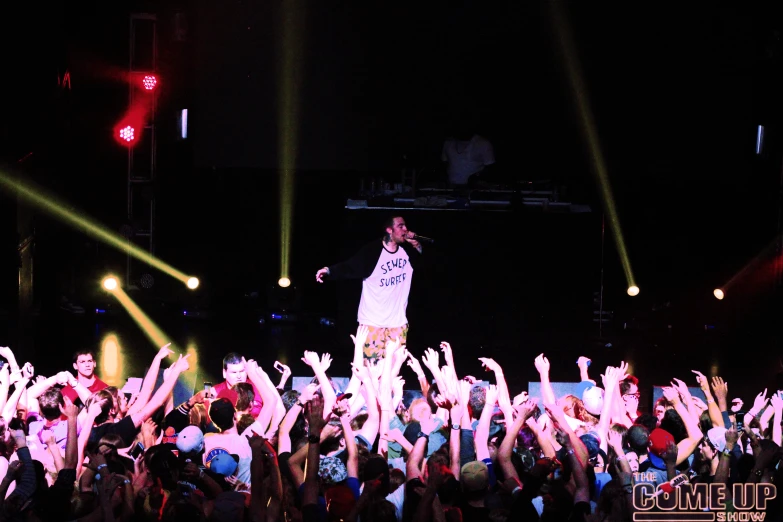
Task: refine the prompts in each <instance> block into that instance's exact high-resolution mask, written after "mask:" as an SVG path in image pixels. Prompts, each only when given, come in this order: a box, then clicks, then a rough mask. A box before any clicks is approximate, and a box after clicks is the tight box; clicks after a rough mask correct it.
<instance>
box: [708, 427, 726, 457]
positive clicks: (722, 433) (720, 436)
mask: <svg viewBox="0 0 783 522" xmlns="http://www.w3.org/2000/svg"><path fill="white" fill-rule="evenodd" d="M707 438H708V439H709V441H710V444H712V447H713V448H715V449H716V450H718V451H719V452H720V451H723V450H725V449H726V428H724V427H722V426H715V427H714V428H710V430H709V431H708V432H707Z"/></svg>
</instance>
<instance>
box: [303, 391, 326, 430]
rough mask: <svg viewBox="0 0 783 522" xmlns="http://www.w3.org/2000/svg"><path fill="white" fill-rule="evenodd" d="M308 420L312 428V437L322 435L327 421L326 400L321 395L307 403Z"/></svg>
mask: <svg viewBox="0 0 783 522" xmlns="http://www.w3.org/2000/svg"><path fill="white" fill-rule="evenodd" d="M306 413H307V420H308V422H309V427H310V435H318V436H320V435H321V431H322V430H323V429H324V426H326V420H324V400H323V399H322V398H321V396H320V395H316V396H315V397H313V398H312V400H310V402H308V403H307V411H306Z"/></svg>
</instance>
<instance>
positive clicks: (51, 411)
mask: <svg viewBox="0 0 783 522" xmlns="http://www.w3.org/2000/svg"><path fill="white" fill-rule="evenodd" d="M63 404H64V403H63V394H62V392H61V391H60V388H58V387H56V386H52V387H51V388H48V389H47V390H46V391H45V392H43V393H42V394H41V395H39V396H38V406H39V408H40V410H41V414H42V415H43V416H44V418H45V419H46V420H48V421H53V420H57V419H59V418H60V415H62V412H61V411H60V406H62V405H63Z"/></svg>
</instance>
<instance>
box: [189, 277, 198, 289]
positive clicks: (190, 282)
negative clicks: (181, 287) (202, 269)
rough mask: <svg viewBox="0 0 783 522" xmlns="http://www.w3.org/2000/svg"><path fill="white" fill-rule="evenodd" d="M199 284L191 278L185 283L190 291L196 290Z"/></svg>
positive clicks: (196, 279) (194, 278) (195, 278)
mask: <svg viewBox="0 0 783 522" xmlns="http://www.w3.org/2000/svg"><path fill="white" fill-rule="evenodd" d="M199 284H200V282H199V280H198V278H197V277H191V278H190V279H188V282H187V285H188V288H190V289H191V290H195V289H196V288H198V285H199Z"/></svg>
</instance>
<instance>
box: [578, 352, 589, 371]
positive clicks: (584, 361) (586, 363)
mask: <svg viewBox="0 0 783 522" xmlns="http://www.w3.org/2000/svg"><path fill="white" fill-rule="evenodd" d="M591 362H592V361H591V360H590V359H588V358H587V357H585V356H584V355H582V356H580V357H579V359H577V360H576V365H577V366H579V367H580V368H582V367H584V368H587V367H588V366H590V363H591Z"/></svg>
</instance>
